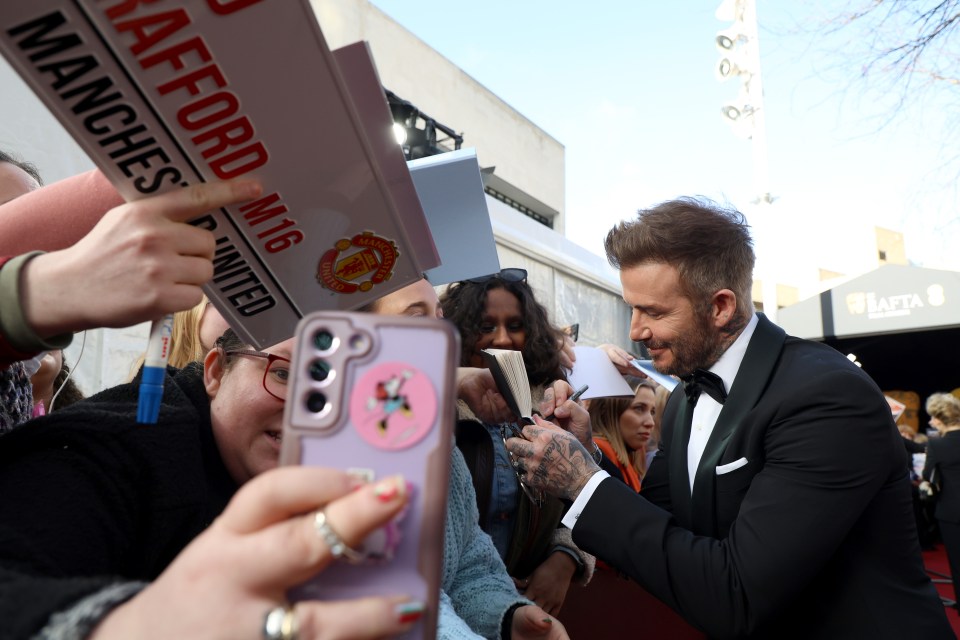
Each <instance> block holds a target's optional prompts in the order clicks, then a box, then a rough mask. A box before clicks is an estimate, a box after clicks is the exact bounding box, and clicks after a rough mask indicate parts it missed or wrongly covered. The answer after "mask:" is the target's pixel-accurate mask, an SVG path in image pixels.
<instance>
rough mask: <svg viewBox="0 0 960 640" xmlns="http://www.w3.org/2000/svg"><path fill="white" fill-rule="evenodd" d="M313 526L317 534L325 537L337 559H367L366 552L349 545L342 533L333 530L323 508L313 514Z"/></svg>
mask: <svg viewBox="0 0 960 640" xmlns="http://www.w3.org/2000/svg"><path fill="white" fill-rule="evenodd" d="M313 528H314V530H315V531H316V532H317V535H319V536H320V537H321V538H323V541H324V542H325V543H326V544H327V546H328V547H329V548H330V553H332V554H333V557H334V558H336V559H337V560H344V561H346V562H349V563H350V564H362V563H363V562H365V561H366V559H367V556H366V554H364V553H361V552H360V551H357V550H356V549H354V548H352V547H350V546H349V545H347V543H346V542H344V541H343V538H341V537H340V534H338V533H337V532H336V531H334V530H333V527H331V526H330V523H329V522H327V514H325V513H324V512H323V511H322V510H320V511H317V513H316V514H315V515H314V516H313Z"/></svg>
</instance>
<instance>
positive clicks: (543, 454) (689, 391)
mask: <svg viewBox="0 0 960 640" xmlns="http://www.w3.org/2000/svg"><path fill="white" fill-rule="evenodd" d="M606 250H607V257H608V259H609V260H610V262H611V264H613V265H614V266H615V267H617V268H618V269H619V270H620V279H621V282H622V284H623V297H624V299H625V300H626V302H627V303H628V304H629V305H630V306H631V307H632V309H633V312H632V313H633V316H632V320H631V327H630V334H631V338H632V339H634V340H637V341H641V342H643V343H644V344H645V345H646V347H647V349H648V350H649V352H650V356H651V358H652V359H653V362H654V366H656V368H657V369H658V370H659V371H661V372H663V373H667V374H674V375H679V376H681V377H682V378H684V379H685V382H684V384H683V385H678V387H677V389H676V390H675V391H674V392H673V394H672V396H671V398H670V400H669V401H668V403H667V406H666V408H665V411H664V416H663V421H662V424H663V433H662V437H661V439H660V443H661V444H660V450H659V451H658V452H657V455H656V457H655V458H654V460H653V462H652V464H651V466H650V470H649V472H648V474H647V476H646V477H645V478H644V479H643V489H642V492H641V494H640V495H637V494H635V493H634V492H633V491H632V490H630V488H629V487H627V486H625V485H623V483H618V482H612V481H610V480H608V479H606V478H605V474H604V472H603V471H601V470H599V468H598V467H597V466H596V465H595V464H594V462H593V460H592V458H591V456H590V454H589V453H588V451H592V450H593V448H594V444H593V441H592V437H591V433H590V425H589V418H587V417H585V414H586V412H585V411H584V410H583V409H582V408H580V407H579V406H578V405H576V404H575V403H573V402H570V401H569V400H567V396H568V394H569V386H568V385H566V384H565V383H557V384H555V385H554V403H553V407H546V408H545V409H546V410H545V415H549V414H550V411H551V409H552V410H553V414H554V418H555V419H556V420H557V421H558V422H559V423H560V424H561V425H562V426H564V427H566V429H567V430H564V429H561V428H558V427H556V426H555V425H553V424H551V423H549V422H546V421H544V420H539V419H538V420H537V425H536V426H532V427H527V428H525V429H524V431H523V435H524V438H525V439H520V438H515V439H512V440H510V441H509V442H508V447H509V448H510V450H511V451H512V452H513V453H514V454H515V455H517V456H519V458H520V465H521V469H523V470H524V472H525V474H526V477H527V478H528V479H529V481H530V482H531V483H533V484H534V485H537V486H540V487H542V488H543V489H545V490H547V491H549V492H550V493H552V494H554V495H558V496H560V497H563V498H566V499H568V500H571V501H573V504H572V506H571V507H570V510H569V511H568V513H567V516H566V517H565V518H564V524H567V526H570V527H572V529H573V538H574V540H575V541H576V543H577V544H578V545H579V546H580V547H581V548H584V549H586V550H588V551H590V552H591V553H594V554H596V555H597V556H598V557H599V558H602V559H603V560H605V561H606V562H608V563H610V564H612V565H613V566H614V567H616V568H618V569H620V570H621V571H624V572H626V573H627V574H629V575H630V576H631V577H633V579H634V580H636V581H637V582H638V583H639V584H640V585H641V586H643V587H644V588H646V589H647V590H648V591H650V592H651V593H653V594H654V595H655V596H657V597H658V598H660V599H661V600H663V601H664V602H666V603H667V604H668V605H669V606H671V607H672V608H674V609H675V610H676V611H677V612H679V613H680V614H681V615H682V616H683V617H684V618H685V619H686V620H687V621H688V622H690V623H691V624H693V625H695V626H696V627H698V628H700V629H702V630H703V631H705V632H706V633H707V634H708V635H709V636H711V637H721V638H741V637H748V638H804V639H807V640H809V639H810V638H831V639H833V638H870V639H877V638H896V639H897V640H902V639H903V638H926V639H931V638H953V637H954V636H953V633H952V632H951V630H950V627H949V625H948V623H947V620H946V615H945V614H944V611H943V606H942V605H941V603H940V600H939V598H938V597H937V594H936V591H935V590H934V587H933V585H932V583H931V582H930V580H929V578H928V577H927V575H926V573H925V572H924V568H923V564H922V559H921V555H920V548H919V545H918V542H917V532H916V528H915V524H914V519H913V515H912V508H911V497H910V484H909V481H908V478H907V474H906V470H905V467H904V450H903V444H902V443H901V441H900V435H899V434H898V433H897V429H896V427H895V426H894V423H893V420H892V418H891V414H890V409H889V407H888V405H887V403H886V401H885V400H884V398H883V395H882V393H881V392H880V390H879V389H878V388H877V386H876V384H874V382H873V381H872V380H871V379H870V378H869V377H868V376H867V375H866V374H865V373H863V372H862V371H861V370H860V369H859V368H858V367H856V366H854V365H853V364H852V363H851V362H850V361H848V360H847V359H846V358H845V357H843V356H842V355H841V354H839V353H837V352H836V351H834V350H833V349H831V348H829V347H827V346H824V345H821V344H818V343H813V342H808V341H804V340H800V339H797V338H793V337H789V336H787V335H786V334H785V333H784V332H783V330H782V329H780V328H779V327H777V326H776V325H774V324H772V323H771V322H769V321H768V320H767V319H766V318H764V317H763V316H758V315H757V314H755V313H754V309H753V304H752V301H751V295H750V293H751V285H752V274H753V266H754V253H753V248H752V241H751V239H750V235H749V230H748V226H747V224H746V221H745V220H744V218H743V216H742V215H741V214H740V213H738V212H736V211H733V210H724V209H721V208H720V207H718V206H716V205H715V204H713V203H710V202H706V201H700V200H695V199H680V200H676V201H671V202H666V203H663V204H661V205H659V206H657V207H655V208H653V209H650V210H646V211H641V212H640V213H639V215H638V218H637V219H636V220H633V221H629V222H622V223H620V225H618V226H617V227H615V228H614V229H613V230H611V231H610V233H609V234H608V235H607V238H606ZM578 439H579V442H578Z"/></svg>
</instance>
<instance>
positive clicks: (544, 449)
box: [507, 415, 600, 500]
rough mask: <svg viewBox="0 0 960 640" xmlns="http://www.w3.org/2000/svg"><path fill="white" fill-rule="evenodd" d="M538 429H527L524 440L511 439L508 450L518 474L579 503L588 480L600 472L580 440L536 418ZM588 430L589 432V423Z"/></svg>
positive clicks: (533, 426) (553, 493) (538, 487)
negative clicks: (578, 498)
mask: <svg viewBox="0 0 960 640" xmlns="http://www.w3.org/2000/svg"><path fill="white" fill-rule="evenodd" d="M533 419H534V420H535V421H536V423H537V424H536V425H527V426H525V427H524V428H523V438H509V439H508V440H507V450H508V451H510V453H512V454H513V455H514V456H515V457H516V459H517V460H518V461H519V464H520V466H519V467H518V469H517V472H518V473H521V472H522V473H523V474H524V476H523V479H524V481H525V482H527V483H528V484H529V485H530V486H532V487H535V488H537V489H542V490H543V491H546V492H547V493H549V494H551V495H554V496H557V497H558V498H562V499H564V500H575V499H576V497H577V496H578V495H579V494H580V491H581V490H582V489H583V487H584V485H586V484H587V480H589V479H590V477H591V476H592V475H593V474H594V473H596V472H597V471H599V470H600V467H598V466H597V465H596V463H595V462H594V461H593V457H592V456H591V455H590V454H589V453H587V450H586V449H584V448H583V445H581V444H580V442H579V441H578V440H577V438H576V437H575V436H574V435H573V434H571V433H569V432H567V431H564V430H563V429H561V428H560V427H558V426H557V425H555V424H552V423H550V422H547V421H546V420H544V419H542V418H540V416H536V415H535V416H534V417H533ZM587 422H588V425H587V428H588V429H589V419H588V421H587Z"/></svg>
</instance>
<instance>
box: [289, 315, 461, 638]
mask: <svg viewBox="0 0 960 640" xmlns="http://www.w3.org/2000/svg"><path fill="white" fill-rule="evenodd" d="M296 338H297V339H296V348H295V351H294V354H293V359H292V365H291V366H292V368H291V378H292V379H291V381H290V385H291V387H290V389H289V392H288V394H287V403H286V408H285V411H284V432H283V445H282V449H281V454H280V462H281V464H304V465H313V466H322V467H335V468H339V469H346V470H349V471H351V472H352V473H356V474H357V475H361V476H364V477H366V478H368V479H370V480H371V481H372V480H376V479H379V478H384V477H387V476H390V475H394V474H398V473H399V474H403V476H404V478H405V479H406V480H407V481H408V482H409V483H410V484H411V485H412V491H411V498H410V502H409V506H408V508H407V509H406V511H405V513H404V514H403V516H402V518H401V519H400V521H399V522H398V523H397V525H396V526H395V527H391V528H390V529H389V530H388V531H384V530H383V529H381V530H379V531H377V532H375V533H374V534H372V535H371V536H370V537H369V538H368V540H367V546H368V547H370V546H373V547H376V545H377V544H378V543H381V544H382V543H384V542H385V541H386V546H387V548H388V549H387V555H390V556H392V557H389V558H388V559H383V560H379V561H374V562H370V563H365V564H362V565H351V564H347V563H344V562H335V563H333V564H331V565H329V566H328V567H327V568H326V569H325V570H324V571H323V572H322V573H320V574H319V575H318V576H317V577H316V578H314V579H312V580H310V581H309V582H307V583H305V584H304V585H301V586H300V587H297V588H296V589H294V590H293V591H292V592H291V593H290V597H291V599H292V600H303V599H319V600H336V599H344V598H357V597H362V596H369V595H399V594H405V595H409V596H411V597H412V598H415V599H417V600H420V601H422V602H424V603H426V604H427V612H426V614H425V615H424V617H423V618H421V621H420V622H419V623H418V624H417V625H416V626H415V627H414V628H413V629H412V630H411V632H410V633H409V634H406V635H404V636H403V637H405V638H433V637H435V635H436V625H437V607H438V601H439V592H440V579H441V568H442V562H443V530H444V520H445V517H446V501H447V485H448V481H449V475H450V455H451V446H452V443H451V437H452V433H453V420H454V416H455V407H454V402H455V399H454V395H455V393H454V376H455V371H456V362H457V360H456V359H457V358H458V357H459V353H460V349H459V338H458V336H457V335H456V333H455V331H454V330H453V328H452V327H451V326H450V324H449V323H447V322H444V321H442V320H435V319H428V318H407V317H402V316H380V315H374V314H369V313H351V312H345V311H325V312H318V313H313V314H310V315H308V316H306V317H304V318H303V319H302V320H301V321H300V323H299V324H298V325H297V336H296ZM321 406H322V408H321ZM318 409H319V411H318Z"/></svg>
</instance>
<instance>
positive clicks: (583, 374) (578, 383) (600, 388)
mask: <svg viewBox="0 0 960 640" xmlns="http://www.w3.org/2000/svg"><path fill="white" fill-rule="evenodd" d="M573 352H574V353H575V354H576V356H577V360H576V362H574V363H573V370H572V371H570V372H569V374H567V382H569V383H570V386H571V387H573V388H574V390H576V389H579V388H580V387H582V386H583V385H585V384H586V385H589V389H587V391H586V392H584V394H583V395H582V396H580V398H581V399H582V400H589V399H590V398H605V397H608V396H630V397H633V389H631V388H630V385H629V384H627V381H626V380H624V379H623V376H622V375H620V372H619V371H617V368H616V367H615V366H614V364H613V363H612V362H610V358H608V357H607V354H606V353H604V352H603V350H602V349H598V348H597V347H587V346H583V345H577V346H575V347H574V348H573Z"/></svg>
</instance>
